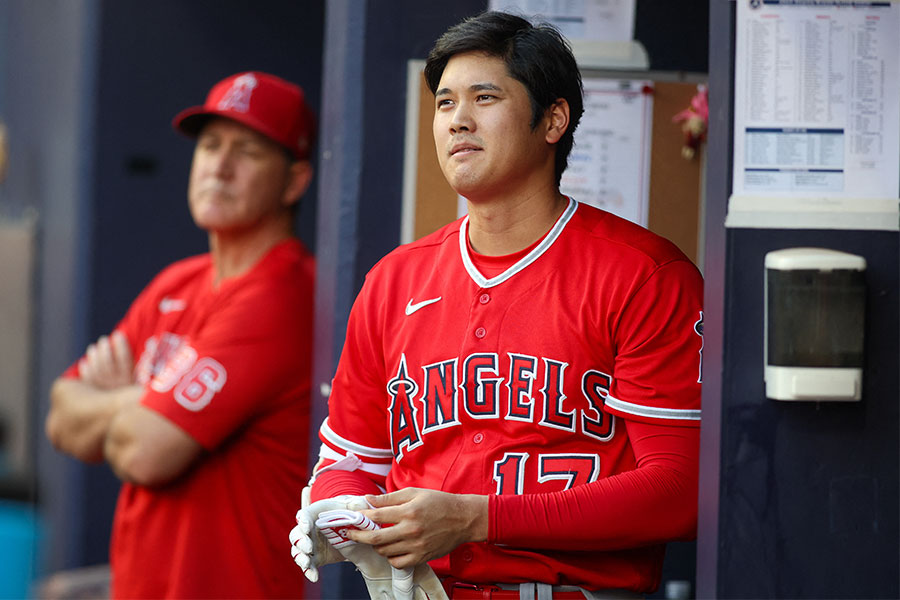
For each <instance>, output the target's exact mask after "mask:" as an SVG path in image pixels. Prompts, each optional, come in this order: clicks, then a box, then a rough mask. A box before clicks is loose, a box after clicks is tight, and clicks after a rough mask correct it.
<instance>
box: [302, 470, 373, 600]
mask: <svg viewBox="0 0 900 600" xmlns="http://www.w3.org/2000/svg"><path fill="white" fill-rule="evenodd" d="M309 494H310V489H309V487H306V488H304V489H303V494H302V496H301V508H300V510H298V511H297V517H296V518H297V526H296V527H294V528H293V529H291V533H290V535H289V539H290V541H291V556H293V557H294V562H295V563H297V565H298V566H299V567H300V568H301V569H303V574H304V575H305V576H306V578H307V579H309V580H310V581H311V582H313V583H315V582H317V581H318V580H319V567H321V566H322V565H328V564H331V563H336V562H341V561H342V560H345V557H344V555H343V554H341V553H340V552H338V550H337V549H335V548H334V546H332V545H331V544H330V543H328V540H326V539H325V536H324V535H323V534H322V532H321V531H320V530H319V528H318V527H316V519H318V518H319V514H320V513H322V512H324V511H328V510H338V509H343V510H364V509H367V508H371V507H370V506H369V503H368V502H366V499H365V497H363V496H337V497H335V498H326V499H324V500H319V501H318V502H313V503H310V497H309Z"/></svg>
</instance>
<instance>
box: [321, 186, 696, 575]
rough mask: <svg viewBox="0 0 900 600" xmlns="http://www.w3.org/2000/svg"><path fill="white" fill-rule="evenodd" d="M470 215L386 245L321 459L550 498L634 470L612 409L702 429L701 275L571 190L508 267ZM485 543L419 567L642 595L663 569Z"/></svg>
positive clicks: (382, 473) (421, 482)
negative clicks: (484, 245) (481, 247)
mask: <svg viewBox="0 0 900 600" xmlns="http://www.w3.org/2000/svg"><path fill="white" fill-rule="evenodd" d="M467 222H468V220H467V219H466V218H464V219H461V220H459V221H456V222H454V223H452V224H450V225H448V226H446V227H444V228H443V229H441V230H439V231H437V232H436V233H434V234H432V235H430V236H428V237H426V238H423V239H422V240H420V241H418V242H415V243H413V244H410V245H407V246H403V247H400V248H398V249H397V250H395V251H393V252H392V253H391V254H389V255H388V256H386V257H385V258H384V259H383V260H382V261H380V262H379V263H378V264H377V265H376V266H375V267H374V268H373V269H372V271H371V272H370V273H369V275H368V276H367V278H366V282H365V284H364V286H363V289H362V291H361V292H360V294H359V296H358V298H357V300H356V302H355V304H354V307H353V310H352V312H351V315H350V321H349V324H348V331H347V339H346V342H345V346H344V350H343V354H342V356H341V360H340V363H339V366H338V369H337V373H336V375H335V378H334V382H333V388H332V393H331V398H330V400H329V416H328V419H327V420H326V421H325V423H323V425H322V427H321V429H320V437H321V438H322V441H323V445H322V450H321V457H322V459H321V460H320V463H319V467H318V469H319V471H321V470H322V469H327V467H328V466H329V465H332V464H334V463H335V462H336V461H338V460H341V459H342V458H344V457H346V456H348V455H350V454H352V455H354V456H355V457H357V458H358V459H359V461H354V459H352V458H351V459H349V460H350V461H352V462H357V464H358V465H359V466H360V468H361V469H362V470H363V471H364V472H366V473H367V474H368V475H369V476H370V477H371V478H372V479H374V480H375V481H376V482H379V483H381V484H383V485H384V486H385V487H386V489H387V490H388V491H393V490H396V489H400V488H404V487H424V488H431V489H438V490H444V491H447V492H455V493H474V494H488V495H491V494H501V495H502V494H545V493H551V492H559V491H561V490H565V489H569V488H572V487H575V486H583V485H587V484H590V483H592V482H595V481H597V480H598V479H603V478H605V477H609V476H611V475H615V474H617V473H622V472H625V471H629V470H632V469H634V468H635V466H636V465H635V456H634V453H633V451H632V447H631V445H630V443H629V439H628V435H627V432H626V431H625V427H624V426H623V423H622V422H621V420H620V419H622V418H624V419H629V420H633V421H643V422H647V423H664V424H669V425H676V426H687V427H697V426H698V425H699V419H700V368H701V367H700V362H701V348H702V308H701V307H702V279H701V277H700V274H699V272H698V271H697V269H696V267H695V266H694V265H693V264H692V263H691V262H690V261H689V260H688V259H687V258H686V257H685V256H684V255H683V254H682V253H681V252H680V251H679V250H678V249H677V248H676V247H675V246H674V245H673V244H671V243H670V242H668V241H666V240H664V239H663V238H661V237H659V236H657V235H655V234H653V233H651V232H649V231H647V230H645V229H643V228H641V227H639V226H637V225H635V224H633V223H630V222H628V221H625V220H623V219H621V218H618V217H616V216H614V215H611V214H609V213H606V212H603V211H600V210H597V209H595V208H593V207H590V206H588V205H583V204H578V203H576V202H574V201H570V203H569V205H568V207H567V209H566V210H565V212H564V213H563V215H562V216H561V217H560V218H559V220H558V221H557V223H556V224H555V225H554V227H553V228H552V229H551V230H550V232H549V233H548V234H547V235H546V236H545V237H544V238H543V239H542V240H540V241H539V242H538V243H537V244H535V245H534V246H533V247H532V248H530V249H527V250H526V251H524V252H523V253H521V256H518V257H514V258H513V259H512V260H514V263H513V264H511V266H510V265H509V262H510V258H509V257H507V259H506V260H505V261H504V259H503V258H501V259H499V260H494V259H491V258H489V257H480V258H479V257H474V256H473V254H472V252H471V249H470V248H469V247H468V243H467V235H466V228H467ZM345 460H347V459H345ZM596 518H597V519H600V520H601V521H602V519H603V518H604V516H603V515H596ZM635 527H636V528H639V527H640V524H638V523H636V524H635ZM496 541H497V543H479V544H463V545H462V546H460V547H459V548H457V549H456V550H454V551H453V552H451V553H450V554H449V555H448V556H445V557H442V558H440V559H437V560H435V561H432V562H431V565H432V567H433V568H434V569H435V571H436V572H437V573H438V574H439V575H442V576H444V575H452V576H453V577H455V578H458V579H461V580H464V581H474V582H521V581H534V580H538V581H542V580H543V581H545V582H547V583H554V584H572V585H579V586H582V587H585V588H588V589H601V588H628V589H635V590H648V589H653V588H654V587H655V585H657V583H658V580H659V573H660V570H661V567H662V558H663V552H662V547H661V546H659V545H655V546H650V547H646V548H638V549H634V548H630V549H629V548H622V549H619V550H617V549H615V548H614V546H615V544H614V543H612V544H611V543H610V542H609V541H608V540H604V541H603V543H602V547H603V548H604V550H603V551H600V550H597V551H591V550H587V551H577V552H572V551H557V550H537V549H527V548H518V547H510V546H506V545H503V543H502V542H503V540H496ZM551 547H558V542H557V543H556V545H555V546H553V545H551ZM600 547H601V545H598V548H600ZM610 547H613V549H612V550H610Z"/></svg>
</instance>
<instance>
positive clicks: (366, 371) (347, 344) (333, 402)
mask: <svg viewBox="0 0 900 600" xmlns="http://www.w3.org/2000/svg"><path fill="white" fill-rule="evenodd" d="M373 287H374V284H373V279H372V277H371V276H370V277H369V278H367V279H366V282H365V284H364V285H363V289H362V290H361V291H360V293H359V295H358V296H357V298H356V301H355V302H354V303H353V308H352V309H351V311H350V318H349V320H348V323H347V337H346V339H345V341H344V347H343V350H342V352H341V358H340V361H339V362H338V367H337V372H336V373H335V376H334V380H333V381H332V388H331V395H330V396H329V399H328V418H327V419H325V421H324V423H322V426H321V427H320V429H319V437H320V439H321V440H322V446H321V449H320V452H319V462H318V463H317V465H316V468H315V470H314V472H313V480H315V478H316V477H317V476H318V475H319V474H320V473H323V472H326V471H328V470H343V471H356V470H358V471H360V472H362V473H364V474H366V476H368V477H369V478H370V479H372V481H374V482H375V483H376V484H377V485H378V486H379V487H381V488H383V487H384V485H385V479H386V477H387V474H388V472H389V471H390V467H391V464H392V461H393V451H392V450H391V440H390V420H389V416H388V412H387V406H386V403H385V397H386V390H385V385H386V384H385V382H386V381H387V379H388V378H387V377H385V372H386V367H385V359H384V352H383V345H382V343H381V337H380V336H381V332H382V331H383V327H384V323H383V321H382V320H383V316H382V315H381V313H382V311H379V310H378V302H377V298H378V294H377V293H376V292H375V291H374V290H373Z"/></svg>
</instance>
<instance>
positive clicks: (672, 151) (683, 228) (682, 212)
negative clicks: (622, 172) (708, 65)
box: [647, 81, 701, 264]
mask: <svg viewBox="0 0 900 600" xmlns="http://www.w3.org/2000/svg"><path fill="white" fill-rule="evenodd" d="M696 93H697V85H696V84H694V83H680V82H662V81H658V82H656V83H655V84H654V92H653V141H652V142H651V147H650V153H651V156H650V207H649V208H650V210H649V215H648V221H647V227H648V229H650V231H652V232H654V233H658V234H659V235H661V236H663V237H665V238H667V239H669V240H671V241H672V242H674V243H675V244H676V245H677V246H678V247H679V248H681V251H682V252H684V253H685V254H686V255H687V256H688V258H690V259H691V260H693V261H694V262H695V263H698V258H699V255H698V250H699V248H698V246H699V244H698V231H699V226H700V175H701V173H700V171H701V169H700V165H701V163H700V155H699V153H698V154H697V155H696V156H695V157H694V158H693V159H690V160H688V159H685V158H683V157H682V156H681V147H682V144H683V140H684V136H683V134H682V132H681V124H680V123H673V122H672V117H674V116H675V115H676V114H678V113H679V112H681V111H682V110H684V109H685V108H687V107H688V106H690V103H691V98H692V97H693V96H694V94H696ZM698 264H699V263H698Z"/></svg>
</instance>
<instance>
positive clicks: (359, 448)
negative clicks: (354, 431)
mask: <svg viewBox="0 0 900 600" xmlns="http://www.w3.org/2000/svg"><path fill="white" fill-rule="evenodd" d="M319 433H320V434H322V437H323V438H325V439H326V440H328V441H329V442H331V443H332V444H334V445H335V446H337V447H338V448H343V449H344V450H348V451H350V452H352V453H353V454H356V455H357V456H360V455H362V456H369V457H372V458H393V457H394V451H393V450H391V449H390V448H370V447H368V446H363V445H361V444H357V443H356V442H351V441H350V440H347V439H344V438H342V437H341V436H339V435H338V434H336V433H335V432H334V431H333V430H332V429H331V427H329V426H328V417H326V418H325V420H324V421H323V422H322V426H321V427H320V428H319Z"/></svg>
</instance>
